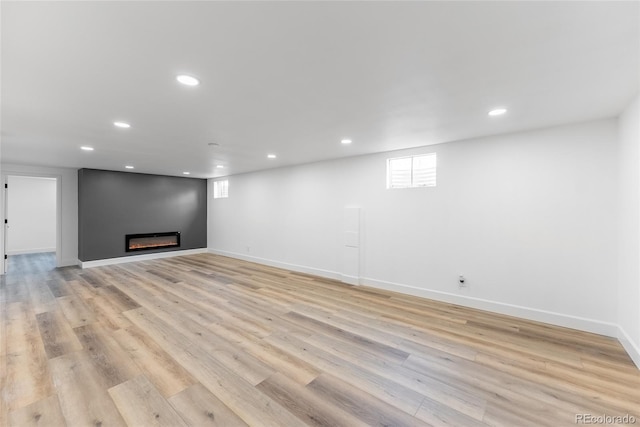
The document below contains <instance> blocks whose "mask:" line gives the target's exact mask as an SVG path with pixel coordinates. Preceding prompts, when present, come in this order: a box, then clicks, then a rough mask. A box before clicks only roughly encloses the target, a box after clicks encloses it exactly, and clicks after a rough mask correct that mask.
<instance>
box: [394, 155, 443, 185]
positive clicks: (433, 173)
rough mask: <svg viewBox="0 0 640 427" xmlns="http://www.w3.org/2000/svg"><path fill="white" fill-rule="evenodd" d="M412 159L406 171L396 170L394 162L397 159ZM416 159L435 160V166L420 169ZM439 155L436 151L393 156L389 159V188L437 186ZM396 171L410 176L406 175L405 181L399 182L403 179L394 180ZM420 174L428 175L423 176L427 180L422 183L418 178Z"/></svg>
mask: <svg viewBox="0 0 640 427" xmlns="http://www.w3.org/2000/svg"><path fill="white" fill-rule="evenodd" d="M406 160H410V165H409V168H408V169H406V170H405V171H401V170H398V171H394V168H393V163H394V162H397V161H406ZM416 160H425V161H427V162H430V161H431V162H433V166H430V167H426V168H425V169H422V170H421V169H418V168H417V167H416V163H417V162H416ZM437 166H438V163H437V156H436V153H427V154H417V155H415V156H404V157H392V158H388V159H387V189H393V190H395V189H400V188H426V187H435V186H436V184H437ZM394 172H395V173H396V174H399V173H404V174H405V175H406V174H408V175H409V176H408V177H405V180H404V183H403V182H398V181H400V180H401V179H397V181H396V182H394ZM418 174H423V175H425V174H426V175H427V177H426V178H423V179H424V180H425V181H426V182H424V183H421V182H419V181H418V179H417V175H418Z"/></svg>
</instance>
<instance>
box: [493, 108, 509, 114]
mask: <svg viewBox="0 0 640 427" xmlns="http://www.w3.org/2000/svg"><path fill="white" fill-rule="evenodd" d="M506 112H507V109H506V108H495V109H493V110H491V111H489V115H490V116H501V115H503V114H504V113H506Z"/></svg>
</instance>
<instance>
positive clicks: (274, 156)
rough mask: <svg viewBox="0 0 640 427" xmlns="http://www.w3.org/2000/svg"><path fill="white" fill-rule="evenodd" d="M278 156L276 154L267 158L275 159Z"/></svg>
mask: <svg viewBox="0 0 640 427" xmlns="http://www.w3.org/2000/svg"><path fill="white" fill-rule="evenodd" d="M276 157H277V156H276V155H275V154H267V158H269V159H275V158H276Z"/></svg>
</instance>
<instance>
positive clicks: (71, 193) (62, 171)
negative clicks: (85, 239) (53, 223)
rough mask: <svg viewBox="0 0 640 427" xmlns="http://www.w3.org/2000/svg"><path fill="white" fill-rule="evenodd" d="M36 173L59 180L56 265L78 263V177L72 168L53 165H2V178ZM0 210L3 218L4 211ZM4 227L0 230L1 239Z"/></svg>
mask: <svg viewBox="0 0 640 427" xmlns="http://www.w3.org/2000/svg"><path fill="white" fill-rule="evenodd" d="M21 175H22V176H39V177H46V178H56V179H57V180H58V194H57V200H58V211H57V231H58V233H57V234H58V237H57V249H58V250H57V265H58V266H59V267H62V266H68V265H76V264H77V263H78V176H77V170H76V169H71V168H54V167H45V166H36V165H14V164H8V163H6V164H2V178H3V182H6V179H7V177H8V176H21ZM1 211H2V218H3V219H4V215H5V211H4V210H1ZM3 239H4V230H2V239H0V241H3Z"/></svg>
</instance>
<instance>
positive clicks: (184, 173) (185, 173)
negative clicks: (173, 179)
mask: <svg viewBox="0 0 640 427" xmlns="http://www.w3.org/2000/svg"><path fill="white" fill-rule="evenodd" d="M182 175H191V172H182Z"/></svg>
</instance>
